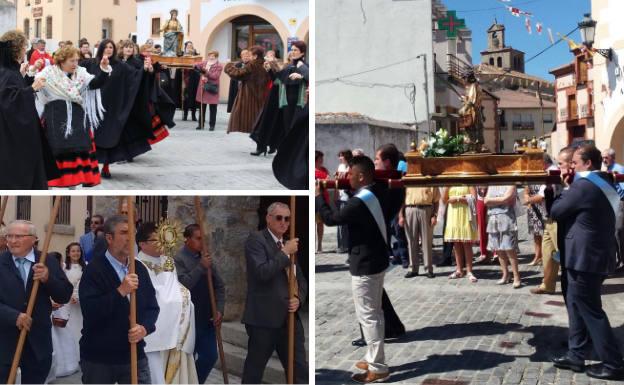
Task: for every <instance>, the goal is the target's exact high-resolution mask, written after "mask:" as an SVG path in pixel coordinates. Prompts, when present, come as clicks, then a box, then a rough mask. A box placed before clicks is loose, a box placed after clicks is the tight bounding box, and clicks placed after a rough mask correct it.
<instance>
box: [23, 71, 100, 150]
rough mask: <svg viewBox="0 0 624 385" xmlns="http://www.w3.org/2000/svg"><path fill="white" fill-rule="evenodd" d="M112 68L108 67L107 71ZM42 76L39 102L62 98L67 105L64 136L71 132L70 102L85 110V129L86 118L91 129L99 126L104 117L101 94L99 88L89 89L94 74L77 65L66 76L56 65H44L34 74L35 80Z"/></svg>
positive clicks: (44, 102)
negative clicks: (43, 84)
mask: <svg viewBox="0 0 624 385" xmlns="http://www.w3.org/2000/svg"><path fill="white" fill-rule="evenodd" d="M111 71H112V68H111V67H110V66H109V67H108V71H105V72H108V73H109V74H110V72H111ZM39 78H43V79H45V81H46V84H45V87H44V88H43V89H41V91H40V92H39V97H40V98H41V102H42V103H43V104H44V105H45V104H47V103H49V102H52V101H54V100H63V101H65V104H66V105H67V122H66V123H65V138H67V137H69V135H71V133H72V103H77V104H79V105H80V106H82V108H83V109H84V111H85V114H84V122H83V124H84V128H85V129H87V127H88V126H87V118H88V119H89V123H90V124H91V126H92V127H93V129H94V130H95V129H97V128H98V127H99V126H100V123H101V121H102V119H103V118H104V112H106V110H105V109H104V106H102V95H101V93H100V90H99V89H95V90H90V89H89V83H90V82H91V80H93V78H95V75H91V74H90V73H88V72H87V70H86V69H85V68H83V67H78V68H77V69H76V72H74V74H73V75H72V76H71V78H70V77H69V76H67V74H66V73H65V72H63V70H61V69H60V67H59V66H58V65H51V66H46V67H45V68H44V69H43V71H41V72H39V73H38V74H37V75H36V76H35V80H36V79H39Z"/></svg>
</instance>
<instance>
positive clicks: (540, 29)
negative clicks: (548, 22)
mask: <svg viewBox="0 0 624 385" xmlns="http://www.w3.org/2000/svg"><path fill="white" fill-rule="evenodd" d="M535 30H536V31H537V34H538V35H541V34H542V23H535Z"/></svg>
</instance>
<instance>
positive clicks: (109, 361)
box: [79, 197, 160, 384]
mask: <svg viewBox="0 0 624 385" xmlns="http://www.w3.org/2000/svg"><path fill="white" fill-rule="evenodd" d="M127 199H128V215H129V216H130V218H128V217H126V216H124V215H114V216H112V217H110V218H108V219H107V220H106V222H105V223H104V233H105V237H106V243H107V249H106V250H105V251H104V252H103V253H101V254H99V255H94V257H93V259H92V260H91V263H89V264H88V265H87V267H86V269H85V270H84V273H83V275H82V278H81V280H80V289H79V296H80V303H81V308H82V314H83V319H84V321H83V329H82V339H81V341H80V367H81V369H82V382H83V383H85V384H113V383H119V384H130V383H139V384H148V383H151V379H150V371H149V365H148V361H147V357H146V356H145V352H144V347H145V341H144V338H145V336H147V335H148V334H151V333H152V332H153V331H154V330H155V328H156V320H157V319H158V314H159V310H160V309H159V307H158V301H157V300H156V292H155V290H154V287H153V285H152V282H151V280H150V276H149V273H148V271H147V269H146V268H145V266H143V264H140V263H137V264H136V265H135V264H134V252H135V245H134V243H133V240H134V237H135V231H134V212H135V211H134V205H133V202H134V198H133V197H131V198H127ZM133 265H134V266H133ZM133 296H136V300H133V299H132V297H133ZM133 307H136V308H135V309H133ZM135 349H136V350H135ZM133 350H135V352H136V353H134V352H133Z"/></svg>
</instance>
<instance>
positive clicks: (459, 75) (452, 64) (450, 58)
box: [446, 53, 472, 84]
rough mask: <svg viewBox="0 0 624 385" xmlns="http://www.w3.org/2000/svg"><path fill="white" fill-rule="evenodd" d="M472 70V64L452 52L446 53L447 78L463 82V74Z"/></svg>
mask: <svg viewBox="0 0 624 385" xmlns="http://www.w3.org/2000/svg"><path fill="white" fill-rule="evenodd" d="M469 71H472V65H471V64H470V63H467V62H466V61H464V60H462V59H460V58H459V57H457V56H456V55H454V54H452V53H448V54H446V73H447V74H448V79H449V80H455V81H457V82H459V83H460V84H464V76H465V75H466V74H467V73H468V72H469Z"/></svg>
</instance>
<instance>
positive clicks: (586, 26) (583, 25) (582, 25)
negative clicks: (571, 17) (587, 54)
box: [578, 13, 613, 61]
mask: <svg viewBox="0 0 624 385" xmlns="http://www.w3.org/2000/svg"><path fill="white" fill-rule="evenodd" d="M578 27H579V30H580V31H581V39H582V40H583V44H584V45H585V46H586V47H587V48H588V49H590V50H591V51H593V52H597V53H599V54H600V55H601V56H603V57H605V58H607V59H608V60H609V61H611V59H612V58H613V50H612V49H611V48H606V49H600V48H592V45H593V44H594V37H595V35H596V20H594V19H592V18H591V15H590V14H589V13H586V14H584V17H583V20H581V21H580V22H579V23H578Z"/></svg>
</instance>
